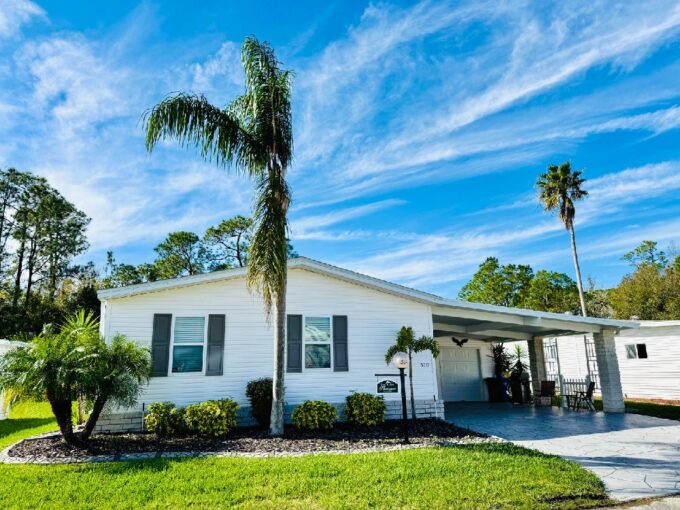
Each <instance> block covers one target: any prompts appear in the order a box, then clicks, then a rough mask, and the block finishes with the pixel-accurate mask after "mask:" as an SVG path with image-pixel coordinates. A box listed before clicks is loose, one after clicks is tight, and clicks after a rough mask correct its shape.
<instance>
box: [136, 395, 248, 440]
mask: <svg viewBox="0 0 680 510" xmlns="http://www.w3.org/2000/svg"><path fill="white" fill-rule="evenodd" d="M237 409H238V404H237V403H236V402H234V401H233V400H231V399H228V398H225V399H223V400H208V401H206V402H201V403H200V404H191V405H189V406H187V407H186V408H184V409H181V408H180V409H178V408H177V407H175V404H173V403H172V402H156V403H153V404H150V405H149V413H148V414H147V415H146V417H145V418H144V421H145V423H146V428H147V429H148V430H149V432H153V433H154V434H156V435H158V436H161V437H173V436H181V435H184V434H186V433H197V434H200V435H203V436H209V437H224V436H226V435H228V434H229V432H231V431H232V430H233V429H234V428H235V427H236V410H237Z"/></svg>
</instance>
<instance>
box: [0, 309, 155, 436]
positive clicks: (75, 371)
mask: <svg viewBox="0 0 680 510" xmlns="http://www.w3.org/2000/svg"><path fill="white" fill-rule="evenodd" d="M150 374H151V358H150V356H149V350H148V349H146V348H143V347H140V346H139V345H137V344H136V343H135V342H133V341H130V340H127V339H126V338H125V337H124V336H121V335H119V336H116V337H115V338H113V339H112V340H111V342H110V343H109V344H107V343H106V342H105V341H104V339H103V338H101V337H100V336H99V324H98V322H97V320H96V319H95V318H94V317H93V316H92V315H91V314H86V313H85V312H83V311H81V312H79V313H77V314H76V315H74V316H72V317H70V318H69V319H68V320H66V322H65V323H64V324H62V325H61V327H60V331H59V333H55V332H54V331H53V330H46V331H45V332H44V333H42V334H40V335H38V336H37V337H35V338H34V339H33V340H32V341H31V343H30V344H29V346H28V347H19V348H16V349H13V350H11V351H10V352H8V353H7V354H5V355H4V356H3V357H2V358H0V392H2V391H5V392H7V391H9V392H10V395H11V396H12V399H13V400H38V401H40V400H47V401H48V402H49V403H50V407H51V409H52V412H53V413H54V416H55V418H56V420H57V425H59V430H60V432H61V435H62V437H63V439H64V441H66V442H67V443H69V444H75V445H77V444H81V443H82V442H83V441H85V440H87V439H88V438H89V437H90V435H91V434H92V432H93V431H94V429H95V426H96V424H97V420H98V419H99V416H100V414H101V413H102V411H103V410H104V408H105V407H106V406H107V405H114V406H115V405H117V406H121V407H129V406H132V405H134V404H135V403H136V401H137V397H138V396H139V393H140V391H141V388H142V385H143V384H145V383H146V382H147V381H148V379H149V376H150ZM83 399H84V400H85V401H86V406H87V407H89V408H90V409H91V412H90V416H89V417H88V419H87V422H86V423H85V426H84V428H83V430H82V431H81V432H79V433H75V432H74V430H73V416H72V413H73V411H72V409H73V402H75V401H76V400H83Z"/></svg>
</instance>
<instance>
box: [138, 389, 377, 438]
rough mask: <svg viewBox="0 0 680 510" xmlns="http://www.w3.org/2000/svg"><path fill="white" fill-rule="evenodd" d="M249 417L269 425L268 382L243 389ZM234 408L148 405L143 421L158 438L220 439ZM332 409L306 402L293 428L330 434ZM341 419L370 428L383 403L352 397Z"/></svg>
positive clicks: (223, 404)
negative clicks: (185, 436)
mask: <svg viewBox="0 0 680 510" xmlns="http://www.w3.org/2000/svg"><path fill="white" fill-rule="evenodd" d="M246 395H247V396H248V399H249V400H250V403H251V411H252V414H253V417H254V418H255V419H256V420H257V422H258V423H259V424H260V426H262V427H266V426H268V425H269V417H270V414H271V407H272V381H271V379H258V380H256V381H251V382H250V383H249V384H248V387H247V389H246ZM238 407H239V406H238V404H237V403H236V402H234V401H233V400H230V399H223V400H208V401H207V402H201V403H200V404H191V405H189V406H187V407H186V408H183V409H182V408H177V407H175V404H173V403H172V402H156V403H153V404H151V405H149V412H148V414H147V415H146V417H145V418H144V420H145V423H146V427H147V429H148V430H149V431H150V432H153V433H155V434H157V435H158V436H162V437H172V436H179V435H183V434H187V433H197V434H200V435H204V436H210V437H224V436H226V435H228V434H229V432H231V431H232V430H233V429H234V428H235V427H236V411H237V409H238ZM337 419H338V417H337V410H336V408H335V406H334V405H332V404H329V403H328V402H323V401H321V400H307V401H305V402H303V403H302V404H300V405H299V406H297V407H296V408H295V409H294V410H293V415H292V420H293V425H294V426H295V427H296V428H298V429H302V430H331V429H332V428H333V427H334V426H335V423H336V422H337ZM345 419H346V420H347V422H348V423H351V424H353V425H357V426H361V427H374V426H376V425H379V424H380V423H382V422H383V421H384V419H385V401H384V399H383V397H382V396H377V395H371V394H370V393H353V394H352V395H350V396H348V397H347V399H346V404H345Z"/></svg>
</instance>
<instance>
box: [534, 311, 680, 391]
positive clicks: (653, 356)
mask: <svg viewBox="0 0 680 510" xmlns="http://www.w3.org/2000/svg"><path fill="white" fill-rule="evenodd" d="M615 341H616V355H617V357H618V360H619V371H620V373H621V385H622V388H623V393H624V396H625V397H626V398H630V399H636V398H637V399H663V400H680V321H640V327H639V328H638V329H626V330H621V331H620V332H619V333H618V334H617V335H616V339H615ZM544 356H545V364H546V374H547V377H548V378H549V379H556V380H557V379H558V376H561V377H563V378H567V379H583V378H586V377H588V378H590V379H591V380H593V381H595V382H596V383H598V387H599V374H598V366H597V359H596V355H595V348H594V341H593V338H592V336H591V335H588V334H583V335H575V336H563V337H559V338H546V339H544Z"/></svg>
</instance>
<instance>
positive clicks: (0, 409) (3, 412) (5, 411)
mask: <svg viewBox="0 0 680 510" xmlns="http://www.w3.org/2000/svg"><path fill="white" fill-rule="evenodd" d="M27 345H28V344H26V343H25V342H16V341H12V340H4V339H0V358H2V357H3V356H4V355H5V353H6V352H7V351H10V350H12V349H14V348H16V347H26V346H27ZM8 417H9V404H8V403H6V402H5V395H4V393H3V392H0V420H4V419H5V418H8Z"/></svg>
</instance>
